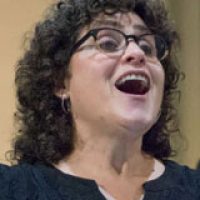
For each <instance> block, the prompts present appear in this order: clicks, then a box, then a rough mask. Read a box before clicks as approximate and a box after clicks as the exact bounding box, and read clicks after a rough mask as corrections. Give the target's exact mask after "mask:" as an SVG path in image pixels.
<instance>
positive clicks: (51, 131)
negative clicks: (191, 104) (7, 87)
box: [0, 0, 200, 200]
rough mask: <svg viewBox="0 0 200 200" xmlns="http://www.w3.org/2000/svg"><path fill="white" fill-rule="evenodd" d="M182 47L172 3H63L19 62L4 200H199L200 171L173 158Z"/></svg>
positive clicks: (37, 30) (136, 0)
mask: <svg viewBox="0 0 200 200" xmlns="http://www.w3.org/2000/svg"><path fill="white" fill-rule="evenodd" d="M177 40H178V35H177V33H176V31H175V30H174V27H173V24H172V23H171V22H170V20H169V19H168V16H167V11H166V9H165V5H164V3H163V1H159V0H148V1H147V0H123V1H119V0H112V1H111V0H66V1H63V2H59V3H58V4H57V7H56V8H55V9H52V10H51V13H50V15H49V16H47V17H46V19H45V20H44V21H43V22H40V23H38V24H37V26H36V28H35V32H34V36H33V39H32V40H31V42H30V47H29V48H28V50H27V51H26V52H25V55H24V57H23V58H22V59H21V60H20V61H19V63H18V68H17V71H16V86H17V97H18V102H19V105H18V111H17V115H16V119H17V120H18V122H19V127H20V128H19V136H18V137H17V138H16V140H15V143H14V151H13V154H12V155H13V160H15V161H17V165H15V166H12V167H8V166H1V172H0V176H1V181H0V183H1V190H2V191H1V192H0V195H1V196H2V197H1V199H20V200H23V199H24V200H25V199H26V200H27V199H39V200H41V199H42V200H44V199H48V200H51V199H52V200H53V199H56V200H62V199H66V200H69V199H73V200H78V199H87V200H89V199H91V200H95V199H96V200H103V199H107V200H124V199H127V200H141V199H145V200H151V199H152V200H158V199H159V200H160V199H162V200H164V199H170V200H175V199H179V200H180V199H185V200H186V199H187V200H188V199H194V200H196V199H200V173H199V172H198V171H194V170H191V169H189V168H187V167H182V166H179V165H178V164H176V163H174V162H172V161H167V160H166V158H168V157H169V156H170V155H172V153H173V151H172V148H171V145H170V135H171V133H173V132H175V131H178V127H177V126H176V124H175V123H174V122H175V120H176V115H175V114H176V113H175V111H176V109H175V107H174V105H173V102H174V99H175V95H174V94H175V93H176V89H177V84H178V81H179V79H180V74H181V73H180V71H179V69H178V67H177V65H176V63H175V61H174V59H175V57H174V47H175V44H176V43H177Z"/></svg>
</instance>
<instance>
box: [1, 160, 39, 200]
mask: <svg viewBox="0 0 200 200" xmlns="http://www.w3.org/2000/svg"><path fill="white" fill-rule="evenodd" d="M35 188H36V181H35V174H34V167H33V166H32V165H29V164H21V165H16V166H7V165H2V164H1V165H0V199H8V200H9V199H12V198H13V197H14V198H15V199H20V200H24V199H27V196H30V195H31V196H32V197H33V199H34V196H36V195H38V194H37V190H36V189H35ZM35 199H36V198H35Z"/></svg>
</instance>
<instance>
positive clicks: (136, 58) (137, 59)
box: [121, 41, 146, 67]
mask: <svg viewBox="0 0 200 200" xmlns="http://www.w3.org/2000/svg"><path fill="white" fill-rule="evenodd" d="M121 59H122V62H125V63H131V64H134V65H135V66H138V67H141V66H144V65H145V64H146V56H145V53H144V51H143V50H142V49H141V48H140V47H139V46H138V45H137V44H136V43H135V42H134V41H129V43H128V45H127V47H126V49H125V51H124V53H123V55H122V57H121Z"/></svg>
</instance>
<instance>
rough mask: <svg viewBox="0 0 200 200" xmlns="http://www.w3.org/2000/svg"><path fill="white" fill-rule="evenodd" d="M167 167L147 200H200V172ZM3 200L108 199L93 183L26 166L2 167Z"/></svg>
mask: <svg viewBox="0 0 200 200" xmlns="http://www.w3.org/2000/svg"><path fill="white" fill-rule="evenodd" d="M164 164H165V167H166V169H165V172H164V174H163V175H162V176H161V177H160V178H158V179H156V180H152V181H149V182H147V183H145V184H144V189H145V198H144V200H200V171H198V170H192V169H189V168H188V167H185V166H180V165H178V164H176V163H175V162H172V161H164ZM133 187H134V186H133ZM0 200H105V198H104V196H103V195H102V194H101V193H100V191H99V189H98V186H97V184H96V183H95V181H93V180H88V179H83V178H79V177H75V176H71V175H67V174H64V173H62V172H61V171H59V170H57V169H55V168H54V167H52V166H46V165H42V164H39V163H37V164H34V165H31V164H27V163H24V164H20V165H16V166H12V167H9V166H6V165H0ZM124 200H126V197H124Z"/></svg>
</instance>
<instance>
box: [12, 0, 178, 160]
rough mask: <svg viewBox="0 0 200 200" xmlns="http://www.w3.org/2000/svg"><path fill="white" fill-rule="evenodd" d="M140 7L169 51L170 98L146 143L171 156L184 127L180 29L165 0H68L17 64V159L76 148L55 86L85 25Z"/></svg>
mask: <svg viewBox="0 0 200 200" xmlns="http://www.w3.org/2000/svg"><path fill="white" fill-rule="evenodd" d="M116 12H134V13H136V14H137V15H139V16H140V17H141V18H142V19H143V20H144V22H145V23H146V25H147V26H148V27H149V29H150V30H151V31H152V32H153V33H156V34H159V35H161V36H162V37H163V38H164V39H165V41H166V43H167V45H168V47H169V54H168V56H167V57H166V58H165V59H164V60H162V61H161V62H162V65H163V67H164V70H165V86H164V98H163V102H162V107H161V115H160V117H159V119H158V121H157V123H156V124H155V125H154V126H153V127H152V128H151V130H149V131H148V132H147V133H146V134H145V136H144V138H143V146H142V149H143V150H144V151H145V152H146V153H148V154H150V155H152V156H154V157H156V158H158V159H164V158H167V157H169V156H170V155H171V154H172V152H173V150H172V147H171V145H170V135H171V133H172V132H175V131H178V130H179V129H178V126H177V124H176V123H175V121H176V108H175V105H174V100H175V98H177V95H175V94H176V93H177V91H178V82H179V80H180V75H181V72H180V69H179V66H178V64H177V62H176V59H175V51H174V49H175V46H176V44H177V41H178V34H177V32H176V31H175V28H174V25H173V23H172V22H171V20H170V19H169V16H168V11H167V10H166V7H165V4H164V3H163V1H162V0H63V1H60V2H59V3H56V4H54V5H53V6H52V7H51V8H50V12H49V14H48V15H47V16H46V17H45V19H44V20H43V21H41V22H39V23H37V24H36V26H35V29H34V33H33V36H32V38H31V39H30V45H29V47H28V49H26V51H25V53H24V55H23V57H22V58H21V59H20V60H19V61H18V64H17V68H16V79H15V83H16V89H17V90H16V95H17V99H18V105H17V111H16V114H15V116H16V120H17V123H18V124H19V130H17V133H18V134H17V136H16V138H15V140H14V144H13V145H14V147H13V148H14V150H13V159H14V160H15V161H17V162H18V163H20V162H29V163H35V162H38V161H39V162H43V163H46V164H51V163H57V162H58V161H60V160H61V159H63V158H64V157H66V156H69V155H70V154H71V153H72V151H73V149H74V140H75V138H74V132H73V120H72V116H71V113H70V112H69V113H65V112H63V109H62V106H61V99H60V98H58V97H57V96H56V95H55V90H56V89H59V88H63V87H64V79H65V78H66V77H68V78H69V76H70V74H69V72H68V64H69V61H70V57H71V49H72V48H73V45H74V44H75V42H76V40H77V38H78V36H79V33H80V31H81V30H82V29H83V27H85V26H86V25H89V24H90V23H91V22H92V21H93V20H94V19H95V17H96V16H97V15H98V14H100V13H104V14H105V15H112V14H114V13H116Z"/></svg>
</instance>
